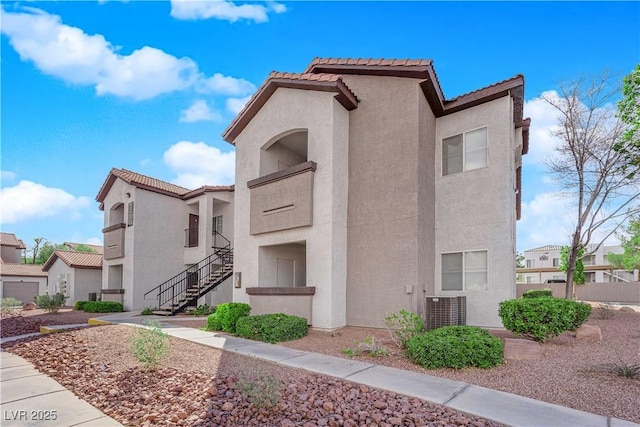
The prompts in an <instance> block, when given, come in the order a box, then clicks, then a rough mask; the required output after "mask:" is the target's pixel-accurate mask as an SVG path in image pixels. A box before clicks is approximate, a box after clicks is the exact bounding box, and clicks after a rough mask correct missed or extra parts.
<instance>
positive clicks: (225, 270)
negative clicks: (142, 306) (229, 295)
mask: <svg viewBox="0 0 640 427" xmlns="http://www.w3.org/2000/svg"><path fill="white" fill-rule="evenodd" d="M216 234H217V235H218V236H219V237H218V239H219V240H218V242H220V243H222V244H224V246H220V247H217V248H216V247H215V246H214V253H213V254H211V255H209V256H208V257H206V258H205V259H203V260H201V261H200V262H198V263H197V264H195V265H193V266H191V267H189V268H187V269H185V270H184V271H182V272H180V273H178V274H177V275H175V276H173V277H172V278H170V279H169V280H167V281H165V282H163V283H161V284H160V285H158V286H156V287H155V288H153V289H151V290H150V291H149V292H147V293H145V294H144V299H149V298H147V297H148V296H149V295H151V294H154V295H155V297H154V299H157V302H158V304H157V308H158V309H159V310H167V311H170V312H171V314H172V315H173V314H175V313H177V312H178V311H180V310H182V309H183V308H184V307H186V306H187V305H188V304H189V303H190V302H192V301H193V300H194V299H197V298H199V297H201V296H202V295H204V294H206V293H207V292H209V291H211V290H212V289H213V288H215V287H216V286H218V285H219V284H220V283H222V282H224V281H225V280H226V279H228V278H229V277H231V275H232V274H233V250H232V249H231V242H230V241H229V240H228V239H226V238H225V237H224V236H222V235H221V234H219V233H216V232H214V244H215V242H216V239H215V236H216Z"/></svg>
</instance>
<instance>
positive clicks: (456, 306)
mask: <svg viewBox="0 0 640 427" xmlns="http://www.w3.org/2000/svg"><path fill="white" fill-rule="evenodd" d="M466 324H467V297H466V296H457V297H427V324H426V326H427V330H431V329H436V328H440V327H442V326H452V325H466Z"/></svg>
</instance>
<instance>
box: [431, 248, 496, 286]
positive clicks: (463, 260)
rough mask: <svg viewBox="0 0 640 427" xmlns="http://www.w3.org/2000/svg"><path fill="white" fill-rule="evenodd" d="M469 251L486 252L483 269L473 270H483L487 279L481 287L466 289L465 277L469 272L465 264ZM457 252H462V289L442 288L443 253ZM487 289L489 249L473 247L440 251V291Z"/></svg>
mask: <svg viewBox="0 0 640 427" xmlns="http://www.w3.org/2000/svg"><path fill="white" fill-rule="evenodd" d="M471 252H484V253H485V254H486V260H487V263H486V266H485V270H478V271H474V272H476V273H482V272H484V273H485V274H486V276H487V281H486V283H485V284H484V286H483V287H482V288H481V289H468V288H467V285H466V283H465V282H466V277H467V273H469V271H468V270H467V266H466V264H467V263H466V257H467V254H468V253H471ZM457 254H462V270H461V273H462V289H443V288H442V284H443V278H442V276H443V275H444V273H445V272H444V263H443V256H444V255H457ZM488 290H489V250H487V249H473V250H468V251H456V252H442V253H441V254H440V291H442V292H474V291H488Z"/></svg>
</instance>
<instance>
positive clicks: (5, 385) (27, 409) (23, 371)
mask: <svg viewBox="0 0 640 427" xmlns="http://www.w3.org/2000/svg"><path fill="white" fill-rule="evenodd" d="M0 366H1V369H0V407H1V408H2V409H1V411H0V412H1V418H0V425H2V426H12V427H13V426H16V427H19V426H52V427H53V426H56V427H71V426H91V427H98V426H99V427H110V426H121V425H122V424H120V423H119V422H117V421H116V420H114V419H113V418H111V417H108V416H106V415H105V414H103V413H102V412H100V411H99V410H98V409H96V408H94V407H93V406H91V405H90V404H89V403H87V402H85V401H84V400H80V399H78V398H77V397H76V396H75V395H74V394H73V393H71V392H70V391H69V390H67V389H66V388H64V387H63V386H61V385H60V384H59V383H58V382H57V381H55V380H53V379H52V378H50V377H48V376H47V375H44V374H42V373H40V372H39V371H38V370H36V368H35V367H34V366H33V365H32V364H31V363H29V362H27V361H26V360H24V359H23V358H22V357H20V356H16V355H15V354H11V353H7V352H5V351H2V352H0Z"/></svg>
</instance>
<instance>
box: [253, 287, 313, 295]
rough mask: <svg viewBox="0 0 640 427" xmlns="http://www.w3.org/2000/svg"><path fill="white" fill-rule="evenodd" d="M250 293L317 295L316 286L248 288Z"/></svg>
mask: <svg viewBox="0 0 640 427" xmlns="http://www.w3.org/2000/svg"><path fill="white" fill-rule="evenodd" d="M246 291H247V294H248V295H315V294H316V287H315V286H296V287H274V288H267V287H265V288H247V289H246Z"/></svg>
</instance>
